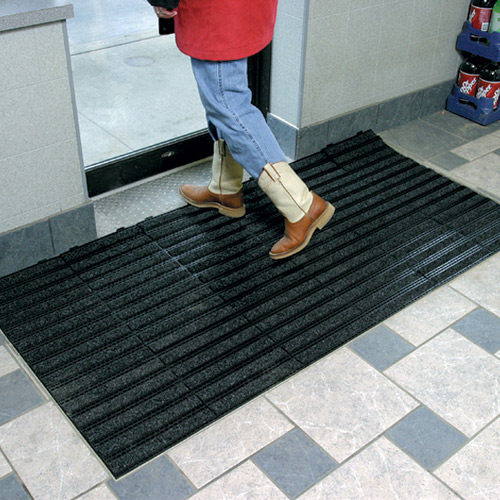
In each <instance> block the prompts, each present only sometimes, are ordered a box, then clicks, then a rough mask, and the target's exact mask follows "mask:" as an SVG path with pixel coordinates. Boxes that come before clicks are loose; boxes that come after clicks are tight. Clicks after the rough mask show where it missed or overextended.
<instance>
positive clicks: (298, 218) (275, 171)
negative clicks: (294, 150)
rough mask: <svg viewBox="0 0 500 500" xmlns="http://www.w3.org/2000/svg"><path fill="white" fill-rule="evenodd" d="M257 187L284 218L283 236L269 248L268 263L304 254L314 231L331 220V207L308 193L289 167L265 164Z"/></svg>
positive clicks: (281, 164) (281, 163)
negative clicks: (302, 252)
mask: <svg viewBox="0 0 500 500" xmlns="http://www.w3.org/2000/svg"><path fill="white" fill-rule="evenodd" d="M258 183H259V186H260V187H261V188H262V190H263V191H264V192H265V193H266V194H267V195H268V196H269V198H270V199H271V201H272V202H273V203H274V204H275V205H276V208H278V210H279V211H280V212H281V213H282V215H283V216H284V217H285V235H284V236H283V238H281V239H280V240H279V241H278V242H277V243H276V244H275V245H274V246H273V247H272V248H271V251H270V252H269V255H270V257H271V259H274V260H279V259H285V258H287V257H291V256H292V255H294V254H296V253H298V252H300V251H301V250H303V249H304V248H305V247H306V246H307V245H308V243H309V241H310V240H311V237H312V235H313V233H314V231H316V229H323V227H324V226H325V225H326V224H327V223H328V221H329V220H330V219H331V218H332V217H333V214H334V212H335V208H334V207H333V205H331V204H330V203H328V202H327V201H325V200H323V199H322V198H320V197H319V196H318V195H317V194H315V193H312V192H311V191H309V189H308V188H307V186H306V185H305V184H304V182H303V181H302V180H301V179H300V177H299V176H298V175H297V174H296V173H295V172H294V171H293V169H292V168H291V167H290V165H288V163H285V162H278V163H275V164H273V165H271V164H267V165H266V166H265V167H264V170H263V172H262V174H261V175H260V177H259V179H258Z"/></svg>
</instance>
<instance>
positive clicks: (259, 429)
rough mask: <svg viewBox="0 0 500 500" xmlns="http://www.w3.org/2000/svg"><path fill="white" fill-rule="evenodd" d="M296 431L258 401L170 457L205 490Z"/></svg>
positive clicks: (236, 412) (190, 439) (262, 401)
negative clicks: (210, 483) (289, 432)
mask: <svg viewBox="0 0 500 500" xmlns="http://www.w3.org/2000/svg"><path fill="white" fill-rule="evenodd" d="M292 428H293V425H292V424H291V423H290V421H289V420H288V419H286V418H285V417H284V416H283V415H282V414H281V413H279V412H278V411H277V410H276V408H274V407H273V406H272V405H270V404H269V402H268V401H266V400H265V399H264V398H258V399H256V400H254V401H252V402H251V403H249V404H248V405H245V406H244V407H243V408H240V409H239V410H237V411H235V412H234V413H232V414H231V415H229V416H228V417H226V418H225V419H223V420H221V421H219V422H217V423H215V424H214V425H212V426H210V427H208V428H206V429H205V430H203V431H201V432H199V433H198V434H197V435H195V436H193V437H191V438H189V439H187V440H186V441H185V442H184V443H181V444H180V445H178V446H175V447H174V448H172V449H171V450H170V451H169V453H168V455H169V456H170V457H171V458H172V460H173V461H174V462H175V463H176V464H177V465H178V467H179V468H180V469H181V470H182V471H183V472H184V473H185V474H186V476H187V477H188V478H189V479H190V480H191V481H192V482H193V484H195V486H196V487H198V488H201V487H202V486H204V485H205V484H207V483H209V482H210V481H212V480H213V479H215V478H217V477H218V476H220V475H221V474H222V473H224V472H226V471H227V470H229V469H231V468H232V467H234V466H235V465H237V464H239V463H240V462H242V461H244V460H246V459H247V458H248V457H250V456H251V455H253V454H254V453H255V452H257V451H258V450H260V449H261V448H263V447H264V446H266V445H268V444H269V443H271V442H272V441H274V440H275V439H278V438H279V437H280V436H282V435H283V434H285V433H286V432H288V431H290V430H291V429H292Z"/></svg>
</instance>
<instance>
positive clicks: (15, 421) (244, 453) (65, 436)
mask: <svg viewBox="0 0 500 500" xmlns="http://www.w3.org/2000/svg"><path fill="white" fill-rule="evenodd" d="M494 125H495V124H494ZM430 127H432V128H430ZM419 129H420V130H419ZM423 129H427V130H423ZM408 130H411V131H414V132H415V131H417V133H413V134H408ZM436 130H442V131H443V132H446V133H444V134H440V133H438V134H434V137H433V139H432V142H431V143H429V144H423V143H422V142H421V140H420V139H421V138H422V137H429V131H432V132H435V131H436ZM498 130H499V127H498V126H497V127H491V129H490V127H487V128H485V127H480V126H478V125H476V124H473V123H472V122H469V121H467V120H465V119H462V118H460V117H457V116H455V115H452V114H451V113H447V112H442V113H441V112H440V113H436V114H434V115H430V116H429V117H426V119H420V120H415V121H414V122H412V123H411V125H410V126H406V127H405V126H403V127H401V128H399V127H397V128H396V129H392V130H390V131H387V132H384V134H383V135H384V138H385V139H386V140H387V142H388V143H389V145H391V146H393V147H400V146H401V145H404V148H403V149H405V151H403V153H405V152H406V153H410V155H411V156H413V157H415V158H425V159H426V160H427V161H426V165H427V166H429V167H430V168H434V169H436V170H437V171H438V172H440V173H443V174H446V175H449V176H451V177H453V176H454V171H455V170H456V169H458V168H460V170H459V171H457V172H460V173H461V174H462V175H463V180H462V182H464V183H465V184H467V183H471V185H474V186H477V185H478V184H479V182H478V181H479V178H477V179H475V177H474V176H477V175H482V174H480V171H479V170H478V165H479V164H480V163H481V158H484V157H486V156H487V155H489V154H490V153H491V154H495V155H496V156H498V152H496V153H492V151H491V147H492V144H493V143H492V138H491V137H490V138H488V139H483V140H482V141H481V140H479V141H477V142H475V143H474V144H473V145H472V146H471V147H470V148H474V157H475V158H474V159H473V160H472V161H470V160H468V159H467V158H466V157H464V156H460V155H459V153H460V152H464V151H469V153H464V154H466V156H469V155H470V154H472V153H470V151H472V149H468V148H466V147H464V146H465V145H466V144H470V142H471V141H476V140H478V139H481V138H483V137H486V136H488V135H490V134H491V133H494V132H498ZM450 137H452V138H453V140H452V141H448V139H450ZM394 138H396V140H394V141H392V139H394ZM391 141H392V142H391ZM439 141H441V144H439ZM403 143H404V144H403ZM456 147H458V148H461V147H464V149H457V150H455V151H454V153H451V152H450V151H451V150H452V149H454V148H456ZM496 150H497V151H498V148H496ZM469 157H470V156H469ZM183 175H185V176H186V179H189V176H190V171H189V169H188V170H186V171H184V173H183ZM196 175H198V176H199V174H196ZM196 175H193V179H196V178H197V177H196ZM203 175H205V174H203ZM167 177H168V176H167ZM167 177H165V178H164V179H163V180H162V183H163V186H165V185H167V184H168V179H167ZM455 178H458V177H457V176H455ZM489 183H490V185H489V186H488V189H487V191H488V192H489V193H492V196H494V193H497V192H499V186H498V185H497V184H496V183H497V181H496V180H495V177H494V176H493V177H491V178H490V179H489ZM161 189H162V188H161V187H160V190H161ZM140 191H141V195H140V196H144V200H147V197H148V192H149V191H148V186H147V184H144V185H143V186H142V187H141V189H140ZM138 192H139V191H136V193H135V194H134V196H136V197H137V196H138V195H137V193H138ZM151 192H152V193H155V192H156V191H155V190H154V189H153V191H151ZM164 192H165V196H166V197H167V198H169V197H172V200H169V199H167V200H166V206H168V204H169V203H172V206H178V205H176V203H178V200H176V199H174V197H176V195H175V193H174V192H173V191H172V192H171V193H169V191H168V189H167V190H165V191H164ZM122 195H123V196H124V197H126V191H124V192H123V193H122ZM119 196H120V195H119V194H118V193H117V194H116V197H115V198H114V199H113V203H112V204H109V205H108V206H106V207H105V208H103V210H102V214H103V217H105V218H106V221H107V223H108V224H109V226H108V229H107V230H108V231H110V230H113V229H114V228H115V227H117V225H125V222H124V223H122V224H120V216H123V214H120V212H123V207H124V206H127V204H126V202H120V200H119V199H118V197H119ZM104 202H105V198H104V199H103V200H102V203H104ZM134 203H135V202H134ZM137 203H138V205H137V207H141V202H140V200H138V202H137ZM98 204H99V201H98V202H97V203H96V205H98ZM113 205H114V206H115V208H113ZM157 209H158V208H157V207H156V206H155V207H154V210H157ZM113 210H114V211H113ZM141 210H142V208H141ZM97 211H98V210H97ZM492 223H494V221H493V222H492ZM104 232H106V231H104ZM101 234H102V233H101ZM492 244H497V243H495V242H494V241H492ZM318 276H319V279H321V274H319V275H318ZM499 284H500V253H497V254H496V255H494V256H493V257H491V258H489V259H488V260H487V261H485V262H483V263H482V264H480V265H479V266H475V267H472V268H471V269H470V270H469V271H467V272H466V273H465V274H463V275H461V276H459V277H457V278H455V280H454V281H452V282H451V283H450V284H449V285H448V286H445V287H441V288H439V289H437V290H436V291H435V292H433V293H431V294H429V295H428V296H426V297H424V298H423V299H422V300H421V301H419V302H417V303H414V304H413V305H411V306H409V307H408V308H406V309H405V310H403V311H401V313H398V314H397V315H395V316H393V317H392V318H390V319H388V320H387V321H386V322H385V323H383V324H382V325H380V326H379V327H378V328H376V329H374V330H372V331H371V332H368V333H367V334H365V336H363V337H360V338H359V339H358V340H357V341H356V344H357V345H355V343H354V342H353V343H352V344H350V345H349V346H348V347H344V348H342V349H341V350H340V351H337V352H335V353H333V354H332V355H330V356H328V357H327V358H325V359H323V360H320V361H319V362H317V363H316V364H315V365H313V366H312V367H310V369H308V370H306V371H305V372H302V373H299V374H298V375H296V376H295V377H292V379H290V380H288V381H286V382H284V383H283V384H281V385H279V386H277V387H275V388H274V389H272V390H271V391H269V393H268V397H260V398H258V399H257V400H255V401H253V402H252V403H250V404H249V405H247V406H246V407H244V408H240V409H239V410H238V411H236V412H234V413H233V414H231V415H228V416H227V417H225V418H223V419H222V420H220V421H219V422H217V423H216V424H214V425H213V426H211V427H209V428H207V429H205V430H204V431H202V432H201V433H199V434H198V435H195V436H193V437H192V438H190V439H188V440H187V441H185V442H184V443H181V444H180V445H179V446H178V447H176V448H174V449H171V450H169V451H168V452H167V453H166V454H165V455H164V456H161V457H159V458H158V459H156V460H154V461H152V462H150V463H149V464H146V465H145V466H143V467H142V468H140V469H138V470H136V471H134V472H133V473H131V474H129V475H128V476H126V477H124V478H123V479H121V480H119V481H113V480H112V479H109V475H108V473H107V472H106V471H105V470H104V469H103V468H102V466H101V465H100V464H99V462H98V461H97V460H95V458H94V457H93V456H92V454H91V452H90V451H89V450H88V448H87V447H86V446H85V445H84V444H83V443H82V441H81V440H80V439H79V437H78V436H77V435H76V434H75V433H74V432H73V431H72V429H71V426H70V425H69V424H68V422H67V421H66V420H65V418H64V417H63V416H62V414H60V412H59V410H58V409H57V408H56V407H55V406H54V405H52V403H47V404H43V405H42V406H37V407H35V408H34V409H32V410H27V411H26V412H25V413H23V414H22V415H18V416H13V417H9V419H8V420H7V421H6V422H5V423H4V424H3V425H0V497H1V498H3V497H4V496H5V494H4V492H5V491H8V492H14V491H16V492H20V493H19V494H20V495H21V496H20V497H19V498H21V499H22V500H25V498H33V499H35V500H38V499H40V500H43V499H46V498H50V499H51V500H52V499H59V498H61V499H62V498H65V499H67V500H73V499H75V500H76V499H78V500H117V499H119V498H121V497H120V494H121V495H122V496H124V497H127V495H130V494H133V495H134V497H135V499H136V500H144V499H146V498H147V496H146V495H147V493H146V491H143V490H141V489H140V488H139V489H134V488H137V485H138V484H140V481H139V479H138V478H140V473H141V472H142V474H146V473H147V471H148V470H149V471H150V472H151V471H152V472H151V473H150V475H149V477H148V480H147V481H146V482H147V483H148V486H149V487H154V485H159V484H162V480H164V479H165V468H164V465H165V463H170V464H171V468H169V469H168V470H170V472H172V471H177V472H178V473H179V474H180V475H181V476H180V477H184V479H185V481H186V482H187V484H191V489H189V490H182V489H181V490H178V489H177V490H176V491H177V492H178V493H179V495H178V496H179V498H182V497H184V498H182V500H185V499H186V500H187V499H194V500H212V499H213V500H229V499H231V500H233V499H236V498H238V499H241V500H291V499H293V498H294V495H295V491H296V490H292V489H291V488H293V486H294V485H295V484H296V479H297V478H296V477H293V478H292V479H288V480H287V479H286V475H281V478H285V479H283V483H281V486H280V484H278V479H277V473H278V472H279V471H277V470H276V469H277V468H276V467H273V466H268V467H267V468H266V467H265V466H264V465H262V464H259V465H256V464H258V462H259V457H263V456H264V454H265V452H266V450H275V451H276V450H277V452H276V453H273V454H272V456H273V457H280V456H286V457H287V459H289V460H290V461H291V463H292V466H293V467H295V466H297V463H300V461H301V456H303V453H304V451H303V450H301V451H299V450H297V448H294V447H293V446H290V445H286V446H285V445H284V443H285V441H284V440H285V439H286V438H287V436H293V435H301V436H303V437H305V438H306V440H307V442H308V443H312V444H313V446H312V448H313V449H316V450H317V449H320V450H322V451H323V453H324V455H322V456H323V458H324V459H325V461H326V462H327V463H330V464H333V463H335V464H337V466H336V467H335V468H333V470H332V471H331V472H330V473H328V472H326V473H325V474H326V476H325V475H323V476H321V477H320V478H319V479H317V481H316V482H315V483H314V484H311V485H310V486H309V489H307V490H306V491H305V492H303V493H301V494H300V495H299V497H298V498H299V499H300V500H321V499H328V500H330V499H332V498H342V497H343V495H344V493H346V494H347V495H348V497H349V498H353V499H360V500H361V499H363V500H365V499H369V500H373V499H377V500H390V499H392V498H398V499H401V498H405V499H406V498H419V499H429V500H431V499H432V500H436V499H437V500H440V499H456V498H462V499H464V500H469V499H471V500H472V499H474V500H475V499H478V498H479V499H484V500H492V499H493V498H498V497H500V490H499V485H500V476H499V472H498V471H499V470H500V463H499V462H498V457H499V456H500V452H499V450H500V438H499V436H500V420H499V418H500V409H499V408H498V400H499V396H498V395H499V385H498V370H499V368H498V366H500V347H497V343H496V342H497V333H496V325H498V322H499V321H500V301H499V297H500V288H499V286H500V285H499ZM330 293H331V292H330ZM249 300H250V299H249ZM380 331H382V332H384V333H382V334H380ZM374 332H375V333H374ZM388 332H390V333H391V335H389V334H388ZM377 333H378V335H377ZM394 335H396V337H397V338H399V339H404V341H403V343H401V342H400V341H396V342H394V340H395V338H396V337H394ZM358 342H359V343H358ZM404 342H407V344H405V343H404ZM0 343H1V344H2V345H1V346H0V383H1V382H2V381H4V382H5V381H6V380H9V379H8V378H6V377H9V376H12V374H13V373H16V372H17V371H22V369H19V365H18V364H17V363H16V355H14V354H10V352H11V351H10V345H9V343H8V341H7V340H5V338H4V336H3V335H2V333H1V332H0ZM402 346H406V348H407V347H408V346H410V348H409V350H408V349H406V348H405V349H402V350H401V347H402ZM360 356H361V357H360ZM361 358H363V359H365V360H366V361H368V363H370V364H368V363H367V362H366V361H364V360H363V359H361ZM394 358H396V359H394ZM420 363H422V364H420ZM383 370H385V372H384V371H383ZM6 385H7V384H6ZM294 391H295V392H294ZM297 391H300V392H297ZM299 394H300V397H299ZM277 396H279V398H278V397H277ZM386 397H387V398H388V399H387V400H386ZM301 398H302V399H301ZM474 398H477V399H474ZM9 399H16V395H15V394H13V393H12V391H11V395H10V396H9ZM9 404H13V403H9ZM15 404H19V403H18V402H16V403H15ZM475 405H476V406H477V408H474V406H475ZM365 414H367V415H365ZM294 417H295V418H294ZM459 425H461V426H462V427H463V429H460V428H458V426H459ZM443 429H446V430H443ZM450 429H451V434H450ZM466 429H467V433H465V434H461V432H460V430H462V431H463V432H465V430H466ZM396 431H398V432H396ZM436 432H437V433H439V435H440V436H441V437H442V436H447V437H448V438H450V439H448V438H447V439H446V440H444V442H443V443H440V444H441V445H443V444H444V445H445V446H444V448H445V449H444V450H443V449H440V451H439V452H440V453H442V455H440V457H442V458H440V459H439V460H440V462H439V464H438V465H437V468H433V467H435V466H436V463H437V457H434V454H435V453H436V441H437V440H436V439H435V438H433V436H435V433H436ZM395 434H398V435H397V436H396V435H395ZM460 436H462V439H465V441H464V442H463V443H465V445H463V446H462V440H461V439H459V438H460ZM440 440H441V441H443V440H442V439H440ZM299 442H303V441H302V440H299ZM316 447H317V448H316ZM294 450H295V451H294ZM403 450H404V451H403ZM280 454H281V455H280ZM301 454H302V455H301ZM429 456H431V457H432V460H431V461H430V462H428V461H427V460H429ZM443 460H444V462H442V461H443ZM157 461H158V463H156V462H157ZM269 463H271V462H270V461H269V460H268V461H267V464H268V465H269ZM162 465H163V467H162ZM147 467H150V468H149V469H147ZM426 468H427V470H426ZM144 470H146V472H143V471H144ZM136 474H137V476H135V475H136ZM134 476H135V478H134ZM178 477H179V476H178ZM134 479H135V485H136V486H132V484H134V481H133V480H134ZM127 480H129V481H132V482H131V483H129V482H127ZM5 481H7V482H5ZM143 484H144V483H143ZM23 485H24V486H23ZM5 488H7V490H6V489H5ZM174 490H175V489H173V490H172V491H174ZM118 491H120V493H118ZM150 491H151V490H150ZM287 492H288V493H287ZM13 494H14V493H8V495H10V496H12V495H13ZM22 495H25V496H22ZM458 495H460V497H459V496H458ZM6 498H9V496H7V497H6ZM13 498H17V497H15V496H14V497H13ZM162 500H163V498H162Z"/></svg>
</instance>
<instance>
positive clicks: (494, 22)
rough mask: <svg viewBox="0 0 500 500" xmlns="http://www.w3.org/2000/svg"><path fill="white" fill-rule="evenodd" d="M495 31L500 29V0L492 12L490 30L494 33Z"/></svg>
mask: <svg viewBox="0 0 500 500" xmlns="http://www.w3.org/2000/svg"><path fill="white" fill-rule="evenodd" d="M495 31H500V0H498V1H497V3H496V4H495V5H494V7H493V11H492V13H491V20H490V29H489V32H490V33H494V32H495Z"/></svg>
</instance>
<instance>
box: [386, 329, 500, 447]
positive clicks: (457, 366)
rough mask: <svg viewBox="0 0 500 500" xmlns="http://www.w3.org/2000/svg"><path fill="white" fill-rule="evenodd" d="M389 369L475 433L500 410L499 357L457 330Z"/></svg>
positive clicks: (442, 413)
mask: <svg viewBox="0 0 500 500" xmlns="http://www.w3.org/2000/svg"><path fill="white" fill-rule="evenodd" d="M385 373H386V374H387V375H388V376H389V377H390V378H391V379H392V380H394V381H395V382H396V383H398V384H399V385H400V386H402V387H404V388H405V389H406V390H407V391H408V392H410V393H411V394H413V395H414V396H415V397H417V398H418V399H419V400H420V401H422V403H424V404H425V405H426V406H428V407H429V408H430V409H431V410H432V411H434V412H435V413H437V414H438V415H439V416H440V417H441V418H443V419H444V420H446V421H448V422H450V423H451V424H452V425H454V426H455V427H456V428H457V429H458V430H459V431H461V432H463V433H464V434H465V435H467V436H469V437H471V436H473V435H474V434H475V433H476V432H478V431H479V430H480V429H482V428H483V427H484V426H485V425H486V424H488V422H490V421H491V420H492V419H493V418H495V417H496V416H497V415H498V414H499V413H500V364H499V363H498V360H497V359H495V358H494V357H493V356H491V355H490V354H487V353H485V352H484V351H483V350H482V349H480V348H479V347H477V346H476V345H474V344H473V343H472V342H470V341H469V340H467V339H465V338H464V337H462V336H461V335H459V334H458V333H457V332H455V331H453V330H452V329H449V330H446V331H445V332H443V333H441V334H440V335H438V336H437V337H435V338H434V339H432V340H431V341H429V342H428V343H427V344H425V345H424V346H422V347H420V348H419V349H417V350H416V351H414V352H413V353H412V354H410V355H409V356H407V357H406V358H405V359H403V360H401V361H400V362H398V363H396V364H395V365H394V366H392V367H390V368H389V369H388V370H386V372H385ZM478 373H481V374H482V375H481V377H478V376H477V374H478Z"/></svg>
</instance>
